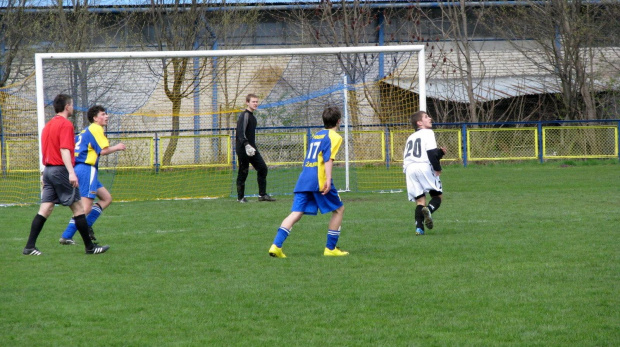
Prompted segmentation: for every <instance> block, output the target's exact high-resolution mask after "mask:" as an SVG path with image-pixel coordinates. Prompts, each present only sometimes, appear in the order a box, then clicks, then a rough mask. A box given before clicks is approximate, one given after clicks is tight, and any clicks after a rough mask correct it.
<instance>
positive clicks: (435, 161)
mask: <svg viewBox="0 0 620 347" xmlns="http://www.w3.org/2000/svg"><path fill="white" fill-rule="evenodd" d="M426 154H427V155H428V160H429V161H430V162H431V166H432V167H433V170H435V172H438V173H439V172H441V164H440V163H439V161H440V160H441V158H443V155H444V154H445V149H444V148H433V149H429V150H428V151H426Z"/></svg>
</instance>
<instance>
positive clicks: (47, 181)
mask: <svg viewBox="0 0 620 347" xmlns="http://www.w3.org/2000/svg"><path fill="white" fill-rule="evenodd" d="M63 169H64V173H63V172H62V170H63ZM63 180H66V182H64V184H65V189H67V190H68V189H73V186H71V183H70V182H69V172H68V171H67V169H65V168H64V167H60V166H58V167H46V168H45V169H44V170H43V175H42V182H43V188H42V189H41V205H40V206H39V212H38V213H37V215H36V216H34V218H33V219H32V223H31V225H30V234H29V235H28V241H27V242H26V247H24V250H23V252H22V254H24V255H41V254H42V253H41V252H40V251H39V250H38V249H37V248H36V242H37V238H38V237H39V234H40V233H41V230H43V225H44V224H45V222H46V221H47V219H48V218H49V216H51V215H52V212H53V211H54V205H55V204H58V203H61V201H60V196H59V194H58V192H59V188H58V187H60V186H62V183H63ZM69 187H70V188H69Z"/></svg>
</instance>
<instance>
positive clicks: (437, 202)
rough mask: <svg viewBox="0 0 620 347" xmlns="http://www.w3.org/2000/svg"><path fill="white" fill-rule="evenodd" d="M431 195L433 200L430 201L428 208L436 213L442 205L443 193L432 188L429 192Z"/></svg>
mask: <svg viewBox="0 0 620 347" xmlns="http://www.w3.org/2000/svg"><path fill="white" fill-rule="evenodd" d="M428 193H429V194H430V196H431V201H429V202H428V209H429V210H430V211H431V213H435V211H437V210H438V209H439V206H441V199H442V196H443V195H442V193H441V192H439V191H436V190H431V191H430V192H428Z"/></svg>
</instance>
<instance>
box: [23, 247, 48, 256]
mask: <svg viewBox="0 0 620 347" xmlns="http://www.w3.org/2000/svg"><path fill="white" fill-rule="evenodd" d="M22 254H23V255H42V254H43V253H41V251H39V250H38V249H37V248H36V247H35V248H24V251H23V252H22Z"/></svg>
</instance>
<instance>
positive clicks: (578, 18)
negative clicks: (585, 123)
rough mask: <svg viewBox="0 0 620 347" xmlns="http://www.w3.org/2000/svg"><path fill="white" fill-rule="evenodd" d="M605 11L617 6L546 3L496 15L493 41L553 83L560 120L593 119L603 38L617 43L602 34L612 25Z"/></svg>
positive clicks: (612, 19) (553, 0) (556, 0)
mask: <svg viewBox="0 0 620 347" xmlns="http://www.w3.org/2000/svg"><path fill="white" fill-rule="evenodd" d="M609 6H612V7H613V6H617V4H615V5H614V4H611V3H610V4H609V5H605V4H602V3H592V2H590V1H581V0H577V1H569V0H551V1H528V5H527V6H518V7H514V8H498V9H497V12H496V15H497V16H501V18H502V19H503V21H504V27H503V29H504V30H501V31H498V35H501V36H503V37H506V38H507V39H509V40H511V42H512V43H513V45H514V47H516V48H517V49H518V50H519V51H520V52H522V54H523V55H524V56H525V57H526V58H527V59H528V60H529V61H531V62H532V63H534V64H535V65H536V66H538V67H539V68H540V69H541V71H545V72H546V73H548V74H549V75H552V76H555V77H556V78H557V80H558V81H559V86H560V90H561V93H560V95H561V98H560V106H561V107H560V109H559V115H558V116H559V117H560V118H567V119H596V118H597V112H596V108H597V106H596V105H597V92H596V90H597V87H596V84H597V83H599V82H598V81H597V77H598V76H597V71H598V67H597V59H598V57H599V56H600V55H601V52H602V50H601V48H602V47H603V46H604V45H605V41H609V36H612V37H613V36H615V37H616V42H617V37H618V32H617V30H615V31H614V30H611V31H610V30H608V29H606V28H608V27H609V23H610V22H612V23H613V22H615V23H617V17H614V16H610V13H612V12H611V11H609ZM523 38H529V39H532V40H533V42H534V43H535V46H534V47H533V48H532V47H530V46H528V45H524V44H523V41H522V39H523ZM541 58H542V59H541Z"/></svg>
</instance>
